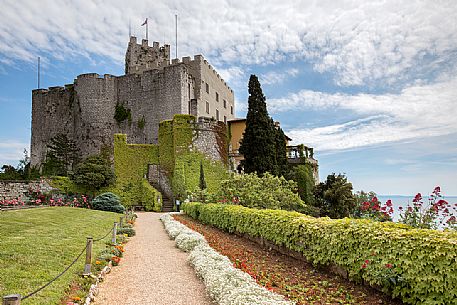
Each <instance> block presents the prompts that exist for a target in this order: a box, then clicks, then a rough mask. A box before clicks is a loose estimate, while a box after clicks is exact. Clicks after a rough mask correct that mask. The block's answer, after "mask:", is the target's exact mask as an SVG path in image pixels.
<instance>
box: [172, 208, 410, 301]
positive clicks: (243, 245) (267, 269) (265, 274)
mask: <svg viewBox="0 0 457 305" xmlns="http://www.w3.org/2000/svg"><path fill="white" fill-rule="evenodd" d="M174 217H175V219H176V220H178V221H180V222H181V223H183V224H185V225H186V226H188V227H189V228H191V229H192V230H194V231H197V232H199V233H201V234H202V235H204V236H205V238H206V240H207V241H208V244H209V245H210V246H211V247H212V248H214V249H215V250H217V251H218V252H219V253H221V254H223V255H225V256H227V257H228V258H229V259H230V260H231V261H232V262H233V264H234V266H236V267H238V268H239V269H241V270H243V271H245V272H247V273H249V274H250V275H251V276H252V277H253V278H254V279H255V280H256V281H257V283H259V284H261V285H262V286H264V287H266V288H267V289H269V290H272V291H274V292H276V293H278V294H282V295H284V296H286V297H288V298H289V299H290V300H293V301H295V302H297V304H402V303H401V302H400V301H397V300H391V299H390V297H389V296H386V295H384V294H382V293H380V292H378V291H375V290H374V289H371V288H369V287H364V286H359V285H356V284H354V283H351V282H348V281H347V280H345V279H343V278H341V277H339V276H336V275H333V274H330V273H328V272H325V271H322V270H317V269H315V268H314V267H313V266H312V265H310V264H308V263H306V262H303V261H301V260H298V259H296V258H293V257H290V256H287V255H284V254H281V253H279V252H277V251H275V250H268V249H264V248H262V247H261V246H260V245H258V244H257V243H255V242H253V241H250V240H248V239H245V238H243V237H240V236H237V235H234V234H229V233H226V232H223V231H221V230H219V229H217V228H214V227H211V226H208V225H204V224H201V223H200V222H198V221H196V220H194V219H192V218H190V217H188V216H185V215H175V216H174Z"/></svg>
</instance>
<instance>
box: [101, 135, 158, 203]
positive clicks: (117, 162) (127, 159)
mask: <svg viewBox="0 0 457 305" xmlns="http://www.w3.org/2000/svg"><path fill="white" fill-rule="evenodd" d="M158 153H159V149H158V146H157V145H151V144H127V136H126V135H125V134H115V135H114V170H115V173H116V185H115V186H114V187H112V188H110V189H107V190H105V191H108V190H109V191H112V192H113V193H115V194H118V195H119V196H120V197H121V198H122V199H123V203H124V204H125V205H127V206H129V205H138V204H139V205H142V206H144V208H145V210H147V211H151V210H153V211H160V210H161V206H160V205H159V200H158V199H159V198H160V197H161V195H160V193H159V192H158V191H157V190H156V189H154V188H153V187H152V186H150V185H149V183H148V181H147V180H146V179H145V178H144V177H145V176H146V175H147V171H148V164H158V162H159V157H158Z"/></svg>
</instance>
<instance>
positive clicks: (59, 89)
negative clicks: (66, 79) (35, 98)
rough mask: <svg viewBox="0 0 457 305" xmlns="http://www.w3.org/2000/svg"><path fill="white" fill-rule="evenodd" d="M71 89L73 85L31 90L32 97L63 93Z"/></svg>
mask: <svg viewBox="0 0 457 305" xmlns="http://www.w3.org/2000/svg"><path fill="white" fill-rule="evenodd" d="M73 87H74V86H73V84H67V85H65V86H53V87H48V88H40V89H34V90H32V95H37V94H48V93H56V92H65V91H68V90H72V89H73Z"/></svg>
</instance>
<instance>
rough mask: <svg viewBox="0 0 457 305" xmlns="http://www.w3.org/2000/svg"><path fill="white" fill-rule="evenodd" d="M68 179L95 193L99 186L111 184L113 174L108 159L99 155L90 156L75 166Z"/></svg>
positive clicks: (113, 179)
mask: <svg viewBox="0 0 457 305" xmlns="http://www.w3.org/2000/svg"><path fill="white" fill-rule="evenodd" d="M70 179H71V180H72V181H73V182H74V183H75V184H77V185H79V186H82V187H85V188H87V189H88V190H91V191H93V192H94V193H95V191H96V190H99V189H100V188H101V187H104V186H109V185H111V184H113V183H114V181H115V175H114V171H113V169H112V168H111V164H110V162H109V161H108V160H106V159H105V158H103V157H101V156H90V157H88V158H87V159H86V160H84V161H83V162H81V163H79V164H78V165H77V166H76V169H75V171H74V173H73V174H72V175H71V176H70Z"/></svg>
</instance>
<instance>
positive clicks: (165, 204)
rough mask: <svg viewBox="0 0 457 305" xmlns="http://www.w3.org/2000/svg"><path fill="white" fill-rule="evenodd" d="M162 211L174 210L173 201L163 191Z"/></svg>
mask: <svg viewBox="0 0 457 305" xmlns="http://www.w3.org/2000/svg"><path fill="white" fill-rule="evenodd" d="M162 212H173V201H172V200H170V198H168V197H167V196H166V195H165V194H163V193H162Z"/></svg>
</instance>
